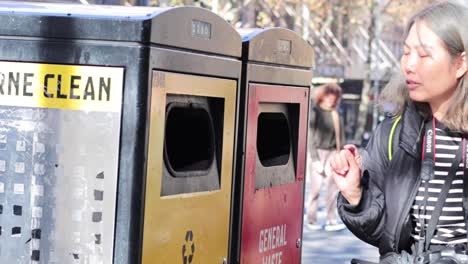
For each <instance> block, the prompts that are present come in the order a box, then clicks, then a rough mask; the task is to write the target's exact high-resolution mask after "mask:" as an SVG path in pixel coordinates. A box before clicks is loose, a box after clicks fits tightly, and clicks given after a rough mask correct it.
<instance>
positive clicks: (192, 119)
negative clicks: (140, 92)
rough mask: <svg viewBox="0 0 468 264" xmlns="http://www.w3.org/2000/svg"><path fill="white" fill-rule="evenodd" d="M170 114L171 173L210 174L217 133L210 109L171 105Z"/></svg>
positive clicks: (168, 162) (167, 137)
mask: <svg viewBox="0 0 468 264" xmlns="http://www.w3.org/2000/svg"><path fill="white" fill-rule="evenodd" d="M166 114H167V115H166V117H167V119H166V131H165V142H164V144H165V154H166V155H167V156H166V159H165V160H166V166H167V167H168V169H169V171H170V172H171V174H173V176H175V177H184V176H195V175H198V176H200V175H206V174H208V170H209V169H210V167H211V164H212V163H213V159H214V148H215V142H214V139H215V135H214V133H215V132H214V127H213V121H212V118H211V116H210V114H209V111H208V109H207V106H206V105H203V104H197V103H182V102H174V103H170V104H169V105H168V106H167V113H166ZM195 171H196V172H198V173H196V174H195V175H194V173H193V172H195Z"/></svg>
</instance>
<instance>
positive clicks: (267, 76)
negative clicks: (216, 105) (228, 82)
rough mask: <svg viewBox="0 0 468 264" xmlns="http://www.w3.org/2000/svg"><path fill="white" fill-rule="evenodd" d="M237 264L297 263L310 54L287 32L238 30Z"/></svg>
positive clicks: (311, 57)
mask: <svg viewBox="0 0 468 264" xmlns="http://www.w3.org/2000/svg"><path fill="white" fill-rule="evenodd" d="M241 33H242V38H243V47H242V48H243V51H242V71H243V75H242V84H241V98H240V106H239V130H238V131H239V134H238V150H237V153H238V156H237V159H236V171H237V172H236V184H235V186H236V187H237V188H239V189H237V190H236V191H235V193H236V195H237V196H236V199H235V201H236V206H235V207H234V208H235V210H236V211H235V213H234V216H235V218H236V219H238V221H237V226H236V228H234V229H235V232H233V234H234V235H233V240H234V242H233V243H232V252H233V254H232V257H233V258H232V260H231V262H232V263H242V264H248V263H269V264H270V263H272V264H273V263H274V264H276V263H300V261H301V239H302V221H303V201H304V176H305V161H306V135H307V118H308V117H307V115H308V104H309V87H310V82H311V79H312V73H311V67H312V62H313V49H312V47H311V46H310V45H309V44H308V43H307V42H306V41H304V40H303V39H301V38H300V36H298V35H297V34H295V33H294V32H292V31H290V30H287V29H282V28H270V29H257V30H250V31H247V32H246V31H241Z"/></svg>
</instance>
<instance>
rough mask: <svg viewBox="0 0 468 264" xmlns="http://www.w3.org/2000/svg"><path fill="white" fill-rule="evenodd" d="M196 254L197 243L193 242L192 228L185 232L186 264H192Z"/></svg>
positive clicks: (183, 249) (184, 251)
mask: <svg viewBox="0 0 468 264" xmlns="http://www.w3.org/2000/svg"><path fill="white" fill-rule="evenodd" d="M194 254H195V243H194V242H193V233H192V230H189V231H187V233H186V234H185V243H184V245H183V246H182V259H183V261H184V264H190V263H192V260H193V255H194Z"/></svg>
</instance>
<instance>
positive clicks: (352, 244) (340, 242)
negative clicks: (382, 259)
mask: <svg viewBox="0 0 468 264" xmlns="http://www.w3.org/2000/svg"><path fill="white" fill-rule="evenodd" d="M305 225H307V224H305ZM353 258H358V259H362V260H367V261H374V262H378V250H377V248H375V247H373V246H370V245H368V244H366V243H364V242H362V241H360V240H359V239H357V238H356V237H355V236H354V235H353V234H352V233H351V232H350V231H349V230H347V229H344V230H341V231H335V232H327V231H324V230H319V231H312V230H309V229H308V228H307V227H306V226H305V227H304V233H303V243H302V263H303V264H309V263H311V264H345V263H346V264H349V263H350V262H351V259H353Z"/></svg>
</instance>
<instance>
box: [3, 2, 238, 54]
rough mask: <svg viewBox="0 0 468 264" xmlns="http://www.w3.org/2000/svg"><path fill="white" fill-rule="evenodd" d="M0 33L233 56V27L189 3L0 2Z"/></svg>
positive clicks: (235, 38)
mask: <svg viewBox="0 0 468 264" xmlns="http://www.w3.org/2000/svg"><path fill="white" fill-rule="evenodd" d="M0 25H2V26H1V27H0V36H12V37H39V38H54V39H82V40H108V41H129V42H141V43H152V44H157V45H164V46H170V47H177V48H183V49H189V50H195V51H202V52H207V53H215V54H221V55H227V56H233V57H240V56H241V49H242V42H241V37H240V35H239V33H237V32H236V30H235V29H234V28H233V27H232V26H231V25H230V24H229V23H228V22H226V21H225V20H224V19H223V18H222V17H220V16H218V15H216V14H215V13H213V12H211V11H209V10H207V9H203V8H199V7H194V6H183V7H170V8H158V7H140V6H138V7H135V6H131V7H129V6H105V5H78V4H56V3H35V2H29V3H21V2H0Z"/></svg>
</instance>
